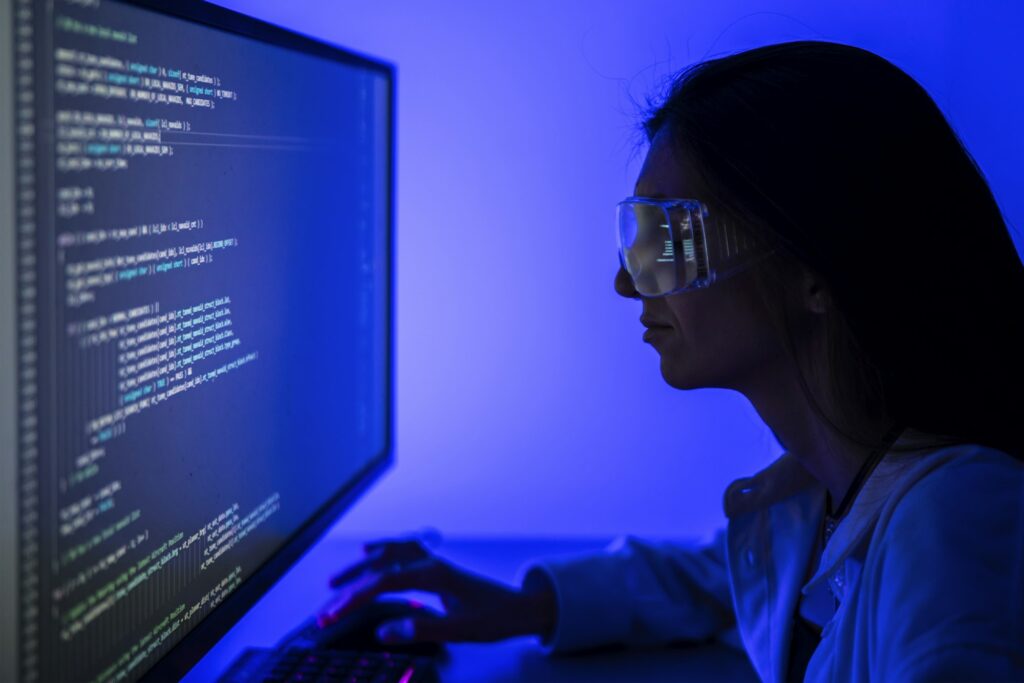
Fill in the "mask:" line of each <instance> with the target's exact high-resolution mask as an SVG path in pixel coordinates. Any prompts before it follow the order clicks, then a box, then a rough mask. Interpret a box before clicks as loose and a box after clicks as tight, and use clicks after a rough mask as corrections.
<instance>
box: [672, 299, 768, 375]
mask: <svg viewBox="0 0 1024 683" xmlns="http://www.w3.org/2000/svg"><path fill="white" fill-rule="evenodd" d="M716 294H717V293H716V292H714V290H707V291H699V292H687V293H684V294H680V295H676V297H678V299H677V300H674V301H670V302H668V303H669V308H670V310H671V311H672V314H673V317H674V323H675V325H676V328H675V329H674V330H673V333H672V336H671V338H670V339H668V340H666V342H665V343H664V344H663V345H662V346H661V348H659V349H658V350H659V352H660V354H661V368H662V374H663V375H664V376H665V379H666V380H667V381H668V382H669V383H670V384H672V385H673V386H677V387H680V388H698V387H733V386H735V385H737V384H739V383H742V381H743V380H744V378H745V377H747V376H748V375H749V374H750V373H752V372H754V371H756V369H757V368H758V367H760V366H762V365H763V364H764V363H765V362H766V360H767V359H768V358H769V357H771V355H772V354H773V349H774V348H775V346H776V342H775V340H774V338H773V337H772V334H771V332H770V330H769V329H768V328H767V327H766V326H765V325H764V324H763V323H762V322H761V321H759V320H758V318H757V316H755V315H754V313H753V312H752V311H750V310H749V309H748V308H746V307H743V306H740V305H739V303H740V302H738V301H737V300H736V299H729V298H727V297H723V296H716ZM691 295H692V296H691ZM684 297H688V298H684Z"/></svg>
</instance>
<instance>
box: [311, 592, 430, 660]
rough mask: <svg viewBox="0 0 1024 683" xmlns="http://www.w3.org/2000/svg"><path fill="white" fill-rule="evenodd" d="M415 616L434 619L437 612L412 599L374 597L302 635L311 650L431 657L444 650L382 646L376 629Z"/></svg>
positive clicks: (418, 645) (415, 645)
mask: <svg viewBox="0 0 1024 683" xmlns="http://www.w3.org/2000/svg"><path fill="white" fill-rule="evenodd" d="M418 615H433V616H437V612H436V611H434V610H432V609H430V608H429V607H427V606H426V605H424V604H422V603H420V602H417V601H415V600H404V599H400V598H378V599H376V600H372V601H370V602H368V603H366V604H365V605H363V606H362V607H358V608H356V610H355V611H353V612H351V613H350V614H346V615H345V616H343V617H341V618H340V619H338V620H337V621H335V622H333V623H331V624H327V625H326V626H323V627H321V626H314V627H313V628H311V629H309V630H308V631H306V634H305V635H306V636H307V637H308V638H309V639H311V640H312V641H313V643H314V647H317V648H324V649H331V650H371V651H386V652H401V653H406V654H411V655H420V656H429V657H434V656H437V655H439V654H441V653H442V652H443V651H444V644H443V643H431V642H415V643H382V642H381V641H380V640H379V639H378V638H377V628H378V627H379V626H380V625H381V624H383V623H384V622H387V621H393V620H395V619H404V618H406V617H414V616H418Z"/></svg>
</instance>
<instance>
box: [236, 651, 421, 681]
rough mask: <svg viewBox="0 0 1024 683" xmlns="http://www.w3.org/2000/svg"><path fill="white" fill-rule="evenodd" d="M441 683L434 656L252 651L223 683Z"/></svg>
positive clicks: (352, 652) (246, 654)
mask: <svg viewBox="0 0 1024 683" xmlns="http://www.w3.org/2000/svg"><path fill="white" fill-rule="evenodd" d="M293 681H294V682H298V683H438V681H439V678H438V675H437V668H436V666H435V664H434V660H433V659H432V658H430V657H420V656H416V655H409V654H399V653H394V652H368V651H359V650H306V649H301V648H287V649H275V650H272V649H266V648H248V649H247V650H245V651H244V652H243V653H242V655H241V656H240V657H239V658H238V659H236V660H235V662H234V663H233V664H232V665H231V668H230V669H229V670H228V671H227V672H226V673H225V674H224V675H223V676H221V678H220V683H257V682H259V683H286V682H287V683H291V682H293Z"/></svg>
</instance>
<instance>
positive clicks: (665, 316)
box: [335, 42, 1024, 681]
mask: <svg viewBox="0 0 1024 683" xmlns="http://www.w3.org/2000/svg"><path fill="white" fill-rule="evenodd" d="M645 131H646V133H647V137H648V141H649V143H650V148H649V152H648V155H647V158H646V160H645V163H644V166H643V169H642V171H641V174H640V177H639V179H638V182H637V186H636V192H635V195H637V196H636V197H633V198H630V199H628V200H626V201H625V202H623V203H621V204H620V205H619V230H620V256H621V259H622V266H623V267H622V268H620V270H619V272H618V274H617V275H616V278H615V287H616V290H617V291H618V292H619V293H620V294H621V295H623V296H625V297H629V298H634V299H639V300H640V301H641V303H642V307H643V314H642V317H641V321H642V322H643V324H644V325H645V326H646V327H647V328H648V330H647V332H646V333H645V335H644V339H645V340H646V341H648V342H649V343H651V344H652V346H653V347H654V348H655V349H656V350H657V351H658V353H659V354H660V359H661V372H662V375H663V376H664V378H665V380H666V381H667V382H668V383H669V384H670V385H672V386H674V387H677V388H680V389H695V388H700V387H721V388H729V389H734V390H736V391H739V392H741V393H743V394H744V395H745V396H746V397H747V398H748V399H749V400H750V401H751V402H752V404H753V405H754V406H755V408H756V409H757V410H758V412H759V414H760V415H761V417H762V418H763V419H764V421H765V422H766V423H767V424H768V425H769V427H770V428H771V429H772V430H773V432H774V433H775V435H776V437H777V438H778V440H779V442H780V443H781V444H782V445H783V446H784V448H785V449H786V453H785V454H784V455H783V456H782V457H780V458H779V459H778V460H777V461H776V462H775V463H773V464H772V465H771V466H770V467H768V468H767V469H766V470H764V471H762V472H761V473H759V474H757V475H756V476H754V477H751V478H749V479H742V480H740V481H738V482H735V483H733V484H732V485H731V486H730V487H729V489H728V490H727V491H726V495H725V508H726V513H727V516H728V517H729V523H728V526H727V529H726V530H724V531H722V532H720V533H719V534H718V536H717V537H716V539H715V541H714V542H713V543H712V544H710V545H709V546H707V547H703V548H686V547H679V546H672V545H666V544H661V545H658V544H650V543H645V542H642V541H640V540H637V539H632V538H628V539H625V541H624V542H622V543H620V544H618V545H617V546H615V547H613V548H610V549H609V550H608V552H606V553H603V554H600V555H595V556H590V557H585V558H576V559H573V560H567V561H550V562H539V563H537V564H536V565H534V566H533V567H532V568H531V569H530V570H529V571H528V572H527V574H526V578H525V580H524V583H523V586H522V587H521V588H520V589H511V588H507V587H504V586H501V585H498V584H496V583H493V582H491V581H489V580H487V579H485V578H483V577H479V576H475V575H471V574H469V573H467V572H465V571H463V570H461V569H459V568H457V567H454V566H452V565H450V564H448V563H446V562H444V561H443V560H441V559H439V558H437V557H436V556H434V555H432V554H430V553H429V552H428V551H427V550H426V549H424V548H423V546H422V545H420V544H418V543H414V542H404V543H403V542H382V543H377V544H371V545H369V546H367V556H366V558H365V559H364V560H363V561H362V562H361V563H360V564H358V565H356V566H354V567H351V568H349V569H348V570H346V571H345V572H343V573H342V574H340V575H339V576H338V577H336V579H335V585H338V586H347V587H348V589H349V592H350V593H351V598H350V599H349V600H348V602H347V603H346V605H345V607H343V608H342V610H341V613H345V612H347V611H348V610H350V609H354V608H355V607H357V606H358V605H359V604H361V603H363V602H365V601H366V600H368V599H370V598H372V597H373V596H375V595H377V594H379V593H381V592H387V591H395V590H406V589H419V590H428V591H433V592H437V593H439V594H440V595H441V596H442V598H444V600H445V603H446V605H447V606H448V607H449V609H448V610H447V615H446V616H438V617H436V618H428V619H418V620H413V621H405V622H400V623H397V624H394V625H392V627H391V628H388V629H385V635H389V636H390V637H392V638H399V637H401V638H406V639H409V638H411V639H426V640H497V639H500V638H504V637H509V636H514V635H521V634H538V635H540V636H541V637H542V640H543V642H544V643H545V644H546V645H547V646H548V647H549V648H551V649H552V650H556V651H563V650H572V649H577V648H585V647H590V646H596V645H601V644H608V643H615V642H618V643H626V644H630V643H652V642H654V643H657V642H669V641H675V640H680V639H690V640H703V639H707V638H711V637H715V636H722V635H723V634H725V633H726V632H727V631H728V630H729V629H731V628H736V629H737V630H738V632H739V636H740V638H741V640H742V643H743V646H744V647H745V649H746V651H747V653H748V654H749V656H750V658H751V661H752V662H753V664H754V666H755V668H756V669H757V671H758V673H759V675H760V676H761V677H762V678H763V679H764V680H772V681H776V680H800V679H804V680H811V681H819V680H843V681H845V680H875V679H886V680H889V679H891V680H921V679H934V678H938V679H958V680H966V679H969V680H981V679H986V680H987V679H995V680H1012V679H1018V680H1019V679H1024V463H1022V460H1024V437H1022V435H1021V431H1020V429H1019V428H1018V423H1017V421H1018V420H1019V410H1018V407H1017V406H1018V405H1019V402H1018V401H1015V400H1014V398H1013V397H1014V396H1015V392H1016V391H1018V390H1019V387H1021V386H1022V385H1024V384H1022V380H1024V359H1022V358H1024V357H1022V353H1021V350H1022V349H1024V322H1022V320H1024V317H1022V315H1021V313H1022V307H1021V303H1022V302H1024V268H1022V266H1021V262H1020V260H1019V258H1018V256H1017V253H1016V250H1015V249H1014V245H1013V242H1012V241H1011V239H1010V236H1009V234H1008V232H1007V225H1006V223H1005V221H1004V219H1003V217H1002V215H1001V213H1000V211H999V208H998V206H997V204H996V202H995V200H994V199H993V197H992V194H991V192H990V190H989V188H988V186H987V184H986V182H985V180H984V178H983V176H982V174H981V172H980V171H979V169H978V168H977V166H976V165H975V164H974V162H973V160H972V159H971V157H970V155H969V154H968V153H967V151H966V150H965V149H964V148H963V146H962V144H961V143H960V142H959V140H958V139H957V137H956V135H955V133H954V132H953V131H952V129H951V128H950V127H949V125H948V123H947V122H946V120H945V119H944V117H943V116H942V114H941V112H940V111H939V110H938V108H937V107H936V105H935V104H934V102H933V101H932V100H931V99H930V97H929V96H928V95H927V93H926V92H925V91H924V90H923V89H922V88H921V87H920V86H919V85H918V84H917V83H916V82H915V81H914V80H913V79H911V78H910V77H909V76H907V75H906V74H905V73H903V72H902V71H901V70H899V69H898V68H896V67H895V66H893V65H892V64H890V63H889V62H887V61H885V60H883V59H881V58H880V57H878V56H876V55H874V54H871V53H870V52H867V51H864V50H861V49H857V48H853V47H849V46H844V45H837V44H831V43H824V42H795V43H786V44H781V45H771V46H767V47H763V48H759V49H755V50H750V51H748V52H743V53H740V54H736V55H732V56H728V57H724V58H721V59H715V60H711V61H708V62H704V63H702V64H698V65H696V66H694V67H691V68H689V69H687V70H686V71H684V72H683V73H682V74H681V75H680V76H679V77H678V78H677V79H676V81H675V82H674V84H673V86H672V88H671V90H670V92H669V93H668V96H667V97H666V98H665V100H664V101H663V102H662V103H661V104H660V105H659V106H658V107H657V108H656V109H655V110H654V112H653V114H652V115H651V116H650V117H649V118H648V120H647V121H646V122H645Z"/></svg>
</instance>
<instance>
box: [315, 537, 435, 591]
mask: <svg viewBox="0 0 1024 683" xmlns="http://www.w3.org/2000/svg"><path fill="white" fill-rule="evenodd" d="M363 550H364V552H366V553H367V556H366V557H365V558H364V559H363V560H361V561H359V562H357V563H355V564H354V565H352V566H351V567H348V568H347V569H345V570H344V571H342V572H341V573H339V574H337V575H335V576H333V577H331V580H330V585H331V587H332V588H337V587H338V586H341V585H342V584H344V583H348V582H349V581H351V580H352V579H354V578H356V577H357V576H359V575H360V574H362V573H364V572H366V571H367V570H369V569H376V570H382V569H384V568H386V567H387V566H388V565H393V564H405V563H408V562H415V561H416V560H422V559H425V558H426V557H428V556H429V555H430V552H429V551H428V550H427V549H426V548H424V547H423V545H422V544H420V543H419V542H418V541H398V542H395V541H373V542H370V543H367V544H366V545H364V546H363Z"/></svg>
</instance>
